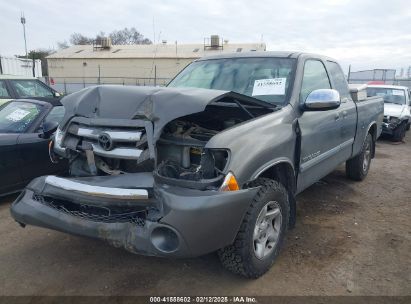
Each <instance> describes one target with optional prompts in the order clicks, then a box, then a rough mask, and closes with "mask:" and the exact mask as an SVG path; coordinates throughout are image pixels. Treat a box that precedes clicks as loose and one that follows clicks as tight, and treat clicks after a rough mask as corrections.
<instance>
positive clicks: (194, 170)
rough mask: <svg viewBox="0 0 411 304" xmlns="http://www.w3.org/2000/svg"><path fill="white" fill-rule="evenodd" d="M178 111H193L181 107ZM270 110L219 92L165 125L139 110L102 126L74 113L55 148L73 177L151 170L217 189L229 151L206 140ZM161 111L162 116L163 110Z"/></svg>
mask: <svg viewBox="0 0 411 304" xmlns="http://www.w3.org/2000/svg"><path fill="white" fill-rule="evenodd" d="M130 102H131V101H130ZM143 104H144V103H143ZM148 105H150V104H148ZM164 105H167V106H168V104H164ZM190 106H191V103H190ZM96 109H98V108H96ZM168 110H169V111H170V112H172V111H174V110H175V109H173V108H169V109H168ZM73 111H74V110H73ZM77 111H78V110H77ZM177 111H179V112H181V113H184V111H185V112H186V113H190V111H192V110H183V109H181V106H180V107H179V108H178V109H177ZM270 112H272V109H269V108H265V107H262V106H259V105H250V104H248V105H247V108H246V107H245V106H244V105H243V104H240V102H239V101H238V100H236V99H235V98H228V97H223V98H222V99H220V100H218V102H211V103H209V104H208V105H206V106H205V108H204V109H203V110H202V111H199V112H194V113H191V114H188V115H185V116H184V114H183V116H177V115H176V114H173V113H171V114H170V118H171V117H172V116H174V117H177V118H174V119H171V120H169V121H168V122H167V121H166V123H164V122H162V123H163V125H161V124H158V123H156V118H155V117H150V116H147V113H146V114H144V115H143V114H142V113H141V114H140V112H136V113H137V114H136V116H134V118H131V119H129V120H123V119H122V121H121V123H118V122H117V121H114V122H112V121H111V120H110V121H109V123H107V121H104V120H102V124H101V125H100V120H99V119H98V120H93V119H92V118H86V117H81V116H75V117H73V119H71V120H68V121H67V126H66V128H65V130H64V132H63V131H61V134H60V133H58V134H57V135H56V144H55V147H54V150H55V151H56V152H59V151H60V152H62V151H64V156H65V157H67V158H68V159H69V161H70V175H71V176H73V177H87V176H104V175H119V174H126V173H138V172H153V176H154V179H155V180H156V181H157V182H159V183H162V184H172V185H176V186H182V187H187V188H193V189H200V190H206V189H216V188H218V187H219V186H220V185H221V183H222V180H223V179H224V175H225V173H227V172H225V171H224V169H225V168H226V166H227V164H228V162H229V158H230V151H228V150H227V149H209V148H206V145H207V143H208V141H209V140H210V139H211V138H212V137H213V136H215V135H217V134H218V133H219V132H222V131H224V130H226V129H228V128H231V127H233V126H235V125H238V124H240V123H243V122H245V121H247V120H250V119H253V118H254V117H258V116H261V115H264V114H267V113H270ZM159 113H161V115H165V114H164V111H162V112H159ZM122 115H124V114H123V113H122ZM110 119H111V118H110ZM163 121H164V120H163ZM159 126H161V128H160V127H159ZM156 128H157V129H156ZM156 132H157V133H156ZM58 154H60V155H62V153H58Z"/></svg>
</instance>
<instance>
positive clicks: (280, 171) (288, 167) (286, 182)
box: [251, 159, 297, 228]
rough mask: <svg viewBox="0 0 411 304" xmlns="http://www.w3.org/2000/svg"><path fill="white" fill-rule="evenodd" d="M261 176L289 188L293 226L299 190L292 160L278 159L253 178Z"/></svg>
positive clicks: (291, 224) (291, 225) (293, 224)
mask: <svg viewBox="0 0 411 304" xmlns="http://www.w3.org/2000/svg"><path fill="white" fill-rule="evenodd" d="M259 177H264V178H269V179H272V180H275V181H277V182H279V183H281V184H282V185H283V186H284V187H285V188H286V189H287V192H288V199H289V204H290V220H289V228H293V227H294V226H295V221H296V200H295V193H296V191H297V181H296V174H295V169H294V166H293V165H292V163H291V161H290V160H288V159H278V160H276V161H274V162H273V163H271V164H269V165H267V166H266V167H264V168H262V169H260V170H259V171H257V173H255V174H254V175H253V178H252V179H251V180H255V179H257V178H259Z"/></svg>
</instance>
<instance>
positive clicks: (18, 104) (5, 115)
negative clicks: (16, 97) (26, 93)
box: [0, 101, 42, 133]
mask: <svg viewBox="0 0 411 304" xmlns="http://www.w3.org/2000/svg"><path fill="white" fill-rule="evenodd" d="M41 108H42V107H41V106H40V105H36V104H34V103H30V102H23V101H12V102H10V103H9V104H7V105H4V106H3V107H2V108H1V110H0V133H23V132H24V131H26V130H27V128H28V127H29V126H30V125H31V123H32V122H33V121H34V120H35V119H36V118H37V117H38V116H39V114H40V112H41V110H42V109H41Z"/></svg>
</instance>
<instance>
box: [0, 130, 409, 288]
mask: <svg viewBox="0 0 411 304" xmlns="http://www.w3.org/2000/svg"><path fill="white" fill-rule="evenodd" d="M371 166H372V167H371V170H370V172H369V175H368V177H367V179H366V180H365V181H363V182H360V183H358V182H352V181H350V180H348V179H346V178H345V175H344V168H343V167H341V168H338V169H337V170H336V171H334V172H333V173H332V174H330V175H329V176H327V177H326V178H324V179H323V180H322V181H320V182H318V183H316V184H315V185H313V186H312V187H310V188H309V189H307V190H306V191H304V192H303V193H302V194H300V195H299V196H298V202H299V205H298V219H297V225H296V228H295V229H294V230H291V231H290V232H289V234H288V238H287V242H286V244H285V247H284V248H283V250H282V252H281V254H280V257H279V259H278V260H277V263H276V264H275V265H274V267H273V268H272V269H271V270H270V271H269V272H268V273H267V274H266V275H264V276H263V277H261V278H260V279H258V280H246V279H243V278H241V277H237V276H235V275H232V274H230V273H228V272H227V271H225V270H224V269H223V268H222V267H221V266H220V264H219V261H218V259H217V257H216V255H215V254H210V255H207V256H204V257H200V258H196V259H185V260H168V259H161V258H152V257H143V256H138V255H133V254H131V253H128V252H126V251H123V250H121V249H116V248H113V247H110V246H109V245H107V244H105V243H103V242H100V241H96V240H89V239H85V238H81V237H75V236H70V235H66V234H63V233H59V232H55V231H50V230H45V229H41V228H37V227H26V229H22V228H21V227H20V226H19V225H17V224H16V223H15V222H14V221H13V219H12V218H11V217H10V215H9V205H10V202H11V201H12V200H13V199H14V197H10V196H9V197H6V198H2V199H0V239H1V245H0V295H183V294H190V295H260V296H261V295H411V220H410V218H411V199H410V190H411V132H408V133H407V137H406V140H405V143H400V144H398V145H396V144H393V143H391V142H390V141H389V140H379V141H378V143H377V155H376V158H375V159H374V160H373V162H372V165H371Z"/></svg>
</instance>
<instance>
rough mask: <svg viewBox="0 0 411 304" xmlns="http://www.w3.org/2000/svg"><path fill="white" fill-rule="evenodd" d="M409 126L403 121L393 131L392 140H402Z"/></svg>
mask: <svg viewBox="0 0 411 304" xmlns="http://www.w3.org/2000/svg"><path fill="white" fill-rule="evenodd" d="M406 129H407V126H406V124H405V122H402V123H401V124H400V125H399V126H398V127H397V128H396V129H395V130H394V131H393V133H392V140H393V141H402V140H403V139H404V136H405V132H406Z"/></svg>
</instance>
